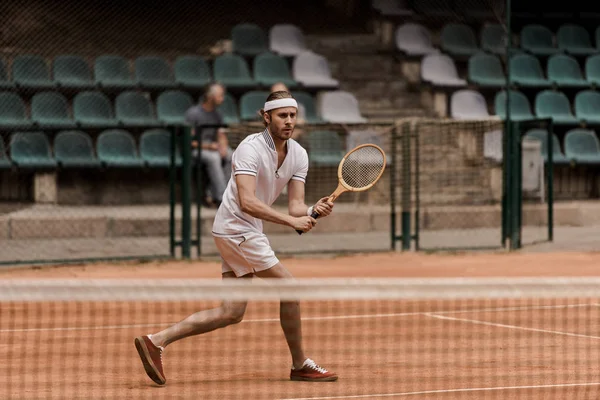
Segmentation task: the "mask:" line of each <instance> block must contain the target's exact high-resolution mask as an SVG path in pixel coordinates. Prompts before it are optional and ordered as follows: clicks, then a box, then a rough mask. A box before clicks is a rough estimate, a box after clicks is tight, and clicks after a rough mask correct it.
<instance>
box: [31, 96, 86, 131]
mask: <svg viewBox="0 0 600 400" xmlns="http://www.w3.org/2000/svg"><path fill="white" fill-rule="evenodd" d="M31 119H32V120H33V122H34V123H36V124H38V125H39V126H42V127H45V128H74V127H75V126H77V123H76V122H75V120H74V119H73V118H71V115H70V113H69V104H68V102H67V99H66V97H65V96H63V95H62V94H60V93H58V92H38V93H36V94H34V95H33V97H32V98H31Z"/></svg>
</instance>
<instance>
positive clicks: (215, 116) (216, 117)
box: [185, 105, 223, 143]
mask: <svg viewBox="0 0 600 400" xmlns="http://www.w3.org/2000/svg"><path fill="white" fill-rule="evenodd" d="M185 122H186V123H188V124H190V125H198V131H197V132H196V135H195V137H194V138H193V139H194V140H199V137H198V136H199V133H200V132H201V134H200V138H201V142H203V143H206V142H216V141H217V132H218V130H219V129H218V128H201V127H200V125H203V124H205V125H219V124H223V117H221V114H220V113H219V112H218V111H217V110H214V111H206V110H205V109H204V108H203V107H202V106H201V105H195V106H193V107H190V108H189V109H188V110H187V111H186V112H185Z"/></svg>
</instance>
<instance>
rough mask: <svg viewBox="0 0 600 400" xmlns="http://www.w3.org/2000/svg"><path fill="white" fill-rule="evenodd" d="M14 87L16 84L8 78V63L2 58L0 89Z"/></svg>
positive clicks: (0, 64) (0, 62)
mask: <svg viewBox="0 0 600 400" xmlns="http://www.w3.org/2000/svg"><path fill="white" fill-rule="evenodd" d="M13 87H15V84H14V82H11V81H10V80H9V79H8V73H7V71H6V64H5V63H4V61H3V60H2V59H0V90H3V89H12V88H13Z"/></svg>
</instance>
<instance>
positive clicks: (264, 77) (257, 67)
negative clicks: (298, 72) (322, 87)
mask: <svg viewBox="0 0 600 400" xmlns="http://www.w3.org/2000/svg"><path fill="white" fill-rule="evenodd" d="M253 69H254V80H255V81H256V82H258V83H259V84H261V85H263V86H266V87H271V85H273V84H275V83H277V82H281V83H283V84H284V85H286V86H287V87H288V88H290V89H293V88H295V87H296V86H298V82H296V81H295V80H294V79H293V78H292V73H291V71H290V66H289V65H288V62H287V61H286V60H285V58H283V57H281V56H278V55H276V54H273V53H262V54H260V55H258V56H256V57H254V66H253Z"/></svg>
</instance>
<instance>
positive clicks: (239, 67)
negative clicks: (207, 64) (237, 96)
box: [213, 54, 257, 89]
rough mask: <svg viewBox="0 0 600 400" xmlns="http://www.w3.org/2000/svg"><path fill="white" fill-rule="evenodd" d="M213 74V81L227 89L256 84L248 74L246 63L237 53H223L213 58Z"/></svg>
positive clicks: (250, 86)
mask: <svg viewBox="0 0 600 400" xmlns="http://www.w3.org/2000/svg"><path fill="white" fill-rule="evenodd" d="M213 74H214V77H215V79H214V80H215V81H217V82H220V83H222V84H223V85H225V87H227V89H236V88H243V89H251V88H255V87H256V86H257V84H256V82H255V81H254V79H252V76H251V75H250V68H249V67H248V63H247V62H246V60H244V59H243V58H242V57H241V56H239V55H237V54H223V55H220V56H218V57H217V58H216V59H215V62H214V67H213Z"/></svg>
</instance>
